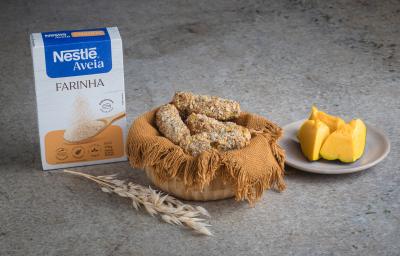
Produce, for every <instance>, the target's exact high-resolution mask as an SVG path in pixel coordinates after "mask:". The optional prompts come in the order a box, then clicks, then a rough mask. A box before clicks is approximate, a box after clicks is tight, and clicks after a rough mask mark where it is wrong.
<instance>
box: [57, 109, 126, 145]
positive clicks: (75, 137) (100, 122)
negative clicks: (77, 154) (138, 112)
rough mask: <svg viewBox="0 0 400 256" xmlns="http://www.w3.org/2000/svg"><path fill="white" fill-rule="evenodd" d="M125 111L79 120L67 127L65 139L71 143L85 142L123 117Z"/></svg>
mask: <svg viewBox="0 0 400 256" xmlns="http://www.w3.org/2000/svg"><path fill="white" fill-rule="evenodd" d="M125 115H126V113H125V112H120V113H118V114H116V115H113V116H109V117H103V118H99V119H94V120H88V121H83V122H79V123H77V124H74V125H72V126H71V127H69V128H67V129H66V130H65V132H64V140H65V141H66V142H68V143H71V144H80V143H85V142H88V141H90V140H91V139H93V138H94V137H96V136H97V135H99V134H100V133H102V132H103V131H104V130H106V129H107V127H109V126H110V125H111V124H112V123H114V122H115V121H117V120H119V119H121V118H123V117H124V116H125Z"/></svg>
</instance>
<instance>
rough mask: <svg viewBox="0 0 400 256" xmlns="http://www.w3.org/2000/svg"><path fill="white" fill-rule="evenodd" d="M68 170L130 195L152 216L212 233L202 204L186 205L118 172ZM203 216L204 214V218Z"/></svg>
mask: <svg viewBox="0 0 400 256" xmlns="http://www.w3.org/2000/svg"><path fill="white" fill-rule="evenodd" d="M64 172H66V173H69V174H73V175H78V176H82V177H85V178H87V179H89V180H92V181H94V182H96V183H97V184H98V185H100V187H101V190H102V191H103V192H106V193H115V194H117V195H119V196H121V197H126V198H129V199H130V200H131V201H132V206H133V208H135V209H136V210H139V208H140V207H142V206H143V208H144V209H145V210H146V211H147V212H148V213H149V214H150V215H151V216H153V217H154V216H155V215H159V216H160V217H161V219H162V220H163V221H165V222H167V223H169V224H172V225H178V226H186V227H189V228H191V229H193V230H194V231H195V232H197V233H199V234H202V235H207V236H212V233H211V232H210V230H209V229H208V227H209V226H211V225H209V224H207V223H205V219H204V217H210V215H209V213H208V212H207V210H206V209H204V208H203V207H201V206H191V205H189V204H184V203H182V202H181V201H179V200H178V199H176V198H174V197H172V196H170V195H168V194H163V193H161V192H160V191H156V190H154V189H152V188H151V187H150V186H149V187H145V186H142V185H138V184H135V183H133V182H127V181H124V180H119V179H116V175H115V174H114V175H105V176H93V175H89V174H86V173H81V172H76V171H70V170H64ZM202 216H203V217H202Z"/></svg>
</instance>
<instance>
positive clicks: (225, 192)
mask: <svg viewBox="0 0 400 256" xmlns="http://www.w3.org/2000/svg"><path fill="white" fill-rule="evenodd" d="M145 171H146V174H147V177H148V178H149V179H150V180H151V182H152V183H153V184H154V185H155V186H156V187H158V188H160V189H161V190H163V191H164V192H166V193H168V194H171V195H173V196H176V197H178V198H181V199H184V200H193V201H211V200H220V199H225V198H230V197H233V196H234V195H235V194H234V192H233V189H232V185H231V184H228V183H224V182H222V180H221V179H218V178H215V179H214V180H212V182H211V183H210V184H209V185H208V186H205V187H204V189H203V190H202V191H200V190H196V189H194V188H190V189H186V188H185V186H184V184H183V181H182V180H181V179H180V178H179V177H175V178H173V179H170V180H167V181H165V182H164V183H160V182H159V181H158V180H157V179H156V176H155V175H154V172H153V169H152V168H150V167H147V168H145Z"/></svg>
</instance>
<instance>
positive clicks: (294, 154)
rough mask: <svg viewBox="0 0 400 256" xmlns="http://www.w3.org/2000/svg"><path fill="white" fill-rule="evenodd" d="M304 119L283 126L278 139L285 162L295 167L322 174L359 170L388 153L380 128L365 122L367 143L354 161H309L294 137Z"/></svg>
mask: <svg viewBox="0 0 400 256" xmlns="http://www.w3.org/2000/svg"><path fill="white" fill-rule="evenodd" d="M304 121H305V120H300V121H297V122H293V123H291V124H288V125H286V126H284V127H283V130H284V136H283V138H282V139H281V140H280V141H279V144H280V145H281V147H282V148H283V149H285V151H286V164H287V165H290V166H292V167H294V168H296V169H299V170H303V171H306V172H314V173H322V174H344V173H352V172H359V171H362V170H365V169H368V168H370V167H372V166H374V165H376V164H377V163H379V162H380V161H382V160H383V159H384V158H385V157H386V156H387V155H388V154H389V151H390V143H389V139H388V138H387V136H386V135H385V134H384V133H383V132H382V131H381V130H380V129H378V128H375V127H373V126H371V125H369V124H366V125H367V144H366V147H365V151H364V154H363V156H362V157H361V158H360V159H358V160H357V161H356V162H354V163H349V164H346V163H342V162H339V161H327V160H323V159H321V160H318V161H314V162H310V161H308V160H307V159H306V158H305V157H304V156H303V153H302V152H301V149H300V144H299V141H298V140H297V137H296V134H297V130H298V129H299V128H300V126H301V125H302V123H303V122H304Z"/></svg>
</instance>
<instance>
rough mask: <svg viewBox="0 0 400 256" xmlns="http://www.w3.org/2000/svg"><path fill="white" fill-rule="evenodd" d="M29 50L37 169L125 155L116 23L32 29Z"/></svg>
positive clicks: (105, 160)
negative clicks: (36, 129)
mask: <svg viewBox="0 0 400 256" xmlns="http://www.w3.org/2000/svg"><path fill="white" fill-rule="evenodd" d="M31 50H32V59H33V67H34V76H35V91H36V102H37V114H38V124H39V136H40V152H41V157H42V164H43V169H44V170H50V169H58V168H66V167H72V166H82V165H91V164H99V163H109V162H116V161H124V160H126V153H125V141H126V135H127V127H126V115H125V87H124V66H123V53H122V40H121V37H120V34H119V31H118V28H116V27H110V28H98V29H85V30H74V31H57V32H43V33H33V34H32V35H31Z"/></svg>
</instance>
